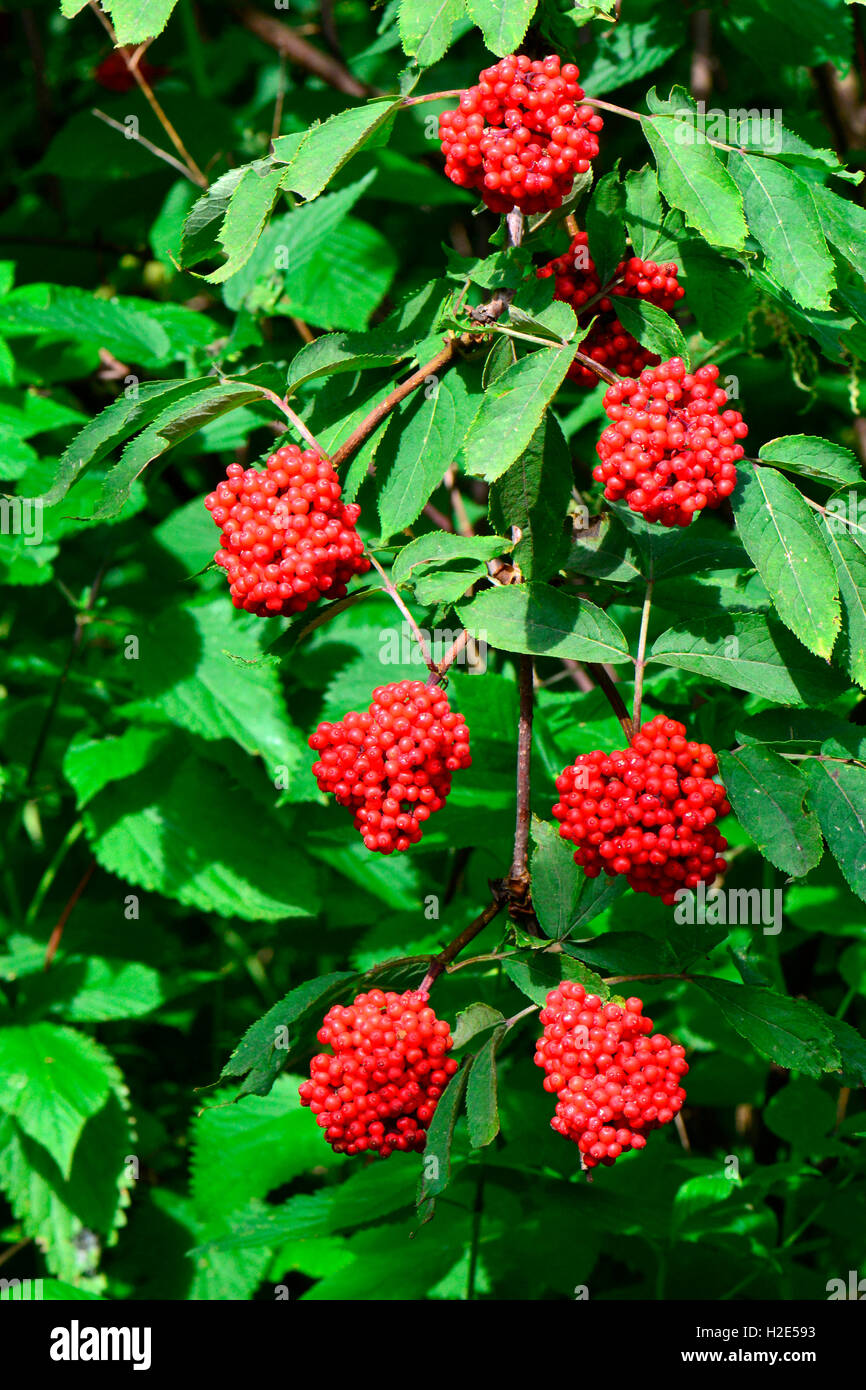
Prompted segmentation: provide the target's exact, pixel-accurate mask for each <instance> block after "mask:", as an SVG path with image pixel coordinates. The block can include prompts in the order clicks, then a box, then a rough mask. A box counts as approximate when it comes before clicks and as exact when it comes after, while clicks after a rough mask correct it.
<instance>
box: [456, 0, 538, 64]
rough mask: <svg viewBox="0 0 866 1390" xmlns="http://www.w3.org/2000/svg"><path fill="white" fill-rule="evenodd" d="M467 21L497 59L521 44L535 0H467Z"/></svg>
mask: <svg viewBox="0 0 866 1390" xmlns="http://www.w3.org/2000/svg"><path fill="white" fill-rule="evenodd" d="M466 4H467V8H468V10H469V18H470V19H471V20H473V21H474V23H475V24H477V25H478V27H479V29H480V30H481V32H482V34H483V35H484V43H485V46H486V47H487V48H489V49H490V52H491V53H495V54H496V56H497V58H505V57H506V56H507V55H508V54H509V53H515V52H516V51H517V49H518V47H519V45H520V44H521V43H522V42H523V39H524V36H525V34H526V31H527V29H528V28H529V22H530V20H531V19H532V16H533V15H534V14H535V10H536V6H537V4H538V0H466Z"/></svg>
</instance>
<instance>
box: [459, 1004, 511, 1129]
mask: <svg viewBox="0 0 866 1390" xmlns="http://www.w3.org/2000/svg"><path fill="white" fill-rule="evenodd" d="M505 1033H506V1029H505V1027H504V1026H501V1027H499V1028H497V1029H496V1032H495V1033H494V1034H493V1035H492V1037H490V1038H488V1040H487V1042H486V1043H485V1044H484V1046H483V1047H482V1049H481V1051H480V1052H479V1053H478V1055H477V1056H476V1057H473V1059H472V1063H471V1065H470V1068H469V1081H468V1083H467V1086H466V1118H467V1120H468V1123H469V1142H470V1144H471V1145H472V1147H473V1149H483V1148H484V1147H485V1146H486V1145H487V1144H491V1143H492V1142H493V1140H494V1139H495V1138H496V1136H497V1134H498V1133H499V1106H498V1104H497V1098H496V1049H497V1047H498V1046H499V1044H500V1043H501V1041H502V1039H503V1038H504V1037H505Z"/></svg>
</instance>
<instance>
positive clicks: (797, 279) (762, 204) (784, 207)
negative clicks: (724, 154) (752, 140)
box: [728, 151, 835, 309]
mask: <svg viewBox="0 0 866 1390" xmlns="http://www.w3.org/2000/svg"><path fill="white" fill-rule="evenodd" d="M728 168H729V170H730V171H731V173H732V174H733V176H734V179H735V180H736V183H737V185H738V187H739V189H740V191H741V193H742V195H743V206H744V208H745V213H746V217H747V218H748V221H749V229H750V231H751V233H752V235H753V236H754V237H755V239H756V240H757V242H758V243H759V245H760V247H761V250H762V251H763V253H764V256H765V258H766V264H767V270H768V271H769V273H770V274H771V275H772V276H773V278H774V279H775V280H777V281H778V283H779V284H780V285H781V286H782V288H783V289H784V290H785V291H786V292H787V293H788V294H789V295H790V296H791V298H792V299H794V300H796V302H797V303H798V304H802V305H803V306H804V308H806V309H828V308H829V307H830V294H831V291H832V289H833V286H834V284H835V280H834V276H833V261H832V258H831V256H830V253H829V251H828V250H827V243H826V242H825V240H824V233H823V231H822V230H821V224H820V222H819V220H818V214H817V213H816V211H815V206H814V203H813V202H812V196H811V193H810V191H809V189H810V185H809V184H807V183H805V182H804V181H803V179H801V178H800V176H799V175H798V174H795V173H794V171H793V169H787V168H786V167H785V165H784V164H780V163H779V162H778V161H777V160H775V159H767V158H762V157H761V156H760V155H746V154H742V153H740V152H739V151H731V153H730V154H729V155H728Z"/></svg>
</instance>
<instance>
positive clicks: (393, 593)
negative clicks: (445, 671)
mask: <svg viewBox="0 0 866 1390" xmlns="http://www.w3.org/2000/svg"><path fill="white" fill-rule="evenodd" d="M366 554H367V559H368V560H369V561H370V564H371V565H372V566H373V568H374V570H376V572H377V573H378V575H379V576H380V578H381V580H382V584H383V586H384V589H385V593H386V594H387V595H388V597H389V598H391V599H392V600H393V601H394V603H396V605H397V607H398V608H399V610H400V612H401V613H402V614H403V617H404V618H405V619H406V622H407V623H408V624H409V627H410V629H411V631H412V636H413V637H414V638H415V641H416V642H417V643H418V647H419V649H420V651H421V654H422V656H423V657H424V664H425V666H426V667H427V670H428V671H429V672H430V673H431V675H433V676H435V677H436V680H438V679H439V671H438V668H437V666H436V662H435V661H434V660H433V655H432V653H431V651H430V648H429V647H428V646H427V643H426V641H425V639H424V634H423V633H422V631H421V629H420V628H419V626H418V624H417V623H416V621H415V619H414V618H413V617H412V614H411V613H410V612H409V609H408V608H407V607H406V605H405V603H404V602H403V600H402V599H401V597H400V595H399V594H398V592H397V590H396V588H395V586H394V585H393V584H392V583H391V580H390V579H389V578H388V576H387V574H386V573H385V571H384V570H383V568H382V566H381V565H380V564H379V561H378V560H377V559H376V557H375V555H373V554H372V553H371V552H370V551H369V550H368V551H367V552H366ZM435 683H436V682H435V681H434V684H435Z"/></svg>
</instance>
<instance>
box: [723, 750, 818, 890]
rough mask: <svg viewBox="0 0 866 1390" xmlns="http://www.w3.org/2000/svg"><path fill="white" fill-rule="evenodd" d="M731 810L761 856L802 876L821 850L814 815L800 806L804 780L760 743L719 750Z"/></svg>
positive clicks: (786, 871) (786, 870) (793, 874)
mask: <svg viewBox="0 0 866 1390" xmlns="http://www.w3.org/2000/svg"><path fill="white" fill-rule="evenodd" d="M718 756H719V767H720V769H721V773H722V778H723V780H724V784H725V789H726V791H727V794H728V800H729V801H730V803H731V806H732V807H733V811H734V815H735V816H736V817H737V820H738V821H739V822H740V823H741V825H742V826H743V827H744V828H745V829H746V830H747V831H748V833H749V834H750V835H751V837H752V839H753V840H754V841H755V844H756V845H757V846H758V849H759V850H760V851H761V853H762V854H763V855H764V857H765V858H766V859H769V860H770V862H771V863H772V864H775V865H776V868H777V869H781V870H782V871H783V873H786V874H790V876H791V877H792V878H803V877H804V876H805V875H806V874H807V873H809V871H810V870H811V869H814V867H815V865H816V864H817V863H819V862H820V859H821V855H822V854H823V852H824V845H823V842H822V839H821V831H820V829H819V827H818V818H817V816H816V815H815V813H814V812H813V811H807V810H806V809H805V806H804V802H805V799H806V796H807V794H808V791H809V784H808V782H807V781H806V779H805V777H804V776H803V774H802V772H801V771H800V770H799V768H798V767H796V766H795V765H794V764H792V763H790V762H788V761H787V759H785V758H783V757H781V756H780V754H778V753H774V752H773V750H772V749H770V748H764V747H761V745H760V744H750V745H749V746H748V747H746V748H741V749H739V750H738V751H737V752H733V753H728V752H724V751H720V752H719V755H718Z"/></svg>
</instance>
